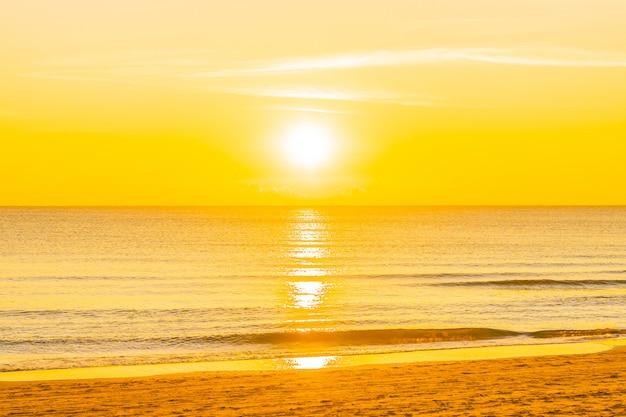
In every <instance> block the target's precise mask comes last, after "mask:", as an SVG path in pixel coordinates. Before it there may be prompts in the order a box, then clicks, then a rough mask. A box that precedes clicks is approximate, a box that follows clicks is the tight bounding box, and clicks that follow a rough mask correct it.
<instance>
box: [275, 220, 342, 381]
mask: <svg viewBox="0 0 626 417" xmlns="http://www.w3.org/2000/svg"><path fill="white" fill-rule="evenodd" d="M287 224H288V229H287V242H286V243H287V247H288V248H289V249H288V251H287V253H286V254H285V264H284V265H285V270H284V271H283V272H282V275H283V276H285V277H287V278H288V279H287V280H286V282H285V284H284V291H285V297H284V307H285V310H286V311H287V314H288V318H287V319H286V320H285V324H286V325H287V327H288V328H289V329H290V331H297V332H309V331H313V330H329V329H327V324H325V323H327V322H328V321H329V320H330V318H329V317H328V315H329V314H330V315H332V311H333V308H334V307H335V306H334V305H331V303H330V298H331V295H332V294H331V293H332V290H333V289H334V288H335V287H336V284H335V283H334V282H333V280H334V278H335V277H337V276H338V274H339V271H338V270H337V269H336V268H334V267H333V264H332V257H333V252H332V242H333V239H332V232H331V231H330V230H329V228H328V224H327V222H326V219H325V218H324V216H323V215H322V214H321V213H320V212H319V211H317V210H315V209H300V210H296V211H294V212H293V214H292V216H291V217H290V218H289V219H288V222H287ZM302 349H304V350H305V348H302ZM302 353H303V354H306V351H304V352H302ZM334 359H335V357H330V356H317V357H310V356H306V357H300V358H293V359H288V360H285V362H284V364H285V366H286V367H289V368H294V369H317V368H323V367H326V366H327V365H328V364H329V363H330V362H332V361H333V360H334Z"/></svg>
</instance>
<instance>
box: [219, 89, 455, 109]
mask: <svg viewBox="0 0 626 417" xmlns="http://www.w3.org/2000/svg"><path fill="white" fill-rule="evenodd" d="M211 91H212V92H215V93H223V94H240V95H252V96H259V97H276V98H296V99H317V100H336V101H356V102H364V103H381V104H399V105H403V106H417V107H440V106H444V105H445V103H444V102H443V101H442V100H441V99H438V98H436V97H431V96H417V95H402V94H397V93H391V92H383V91H351V90H338V89H328V88H313V87H293V88H228V89H211Z"/></svg>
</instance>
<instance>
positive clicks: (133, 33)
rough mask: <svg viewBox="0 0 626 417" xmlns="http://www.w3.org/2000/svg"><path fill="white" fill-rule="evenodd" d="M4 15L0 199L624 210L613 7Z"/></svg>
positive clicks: (74, 2)
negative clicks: (556, 206) (573, 206)
mask: <svg viewBox="0 0 626 417" xmlns="http://www.w3.org/2000/svg"><path fill="white" fill-rule="evenodd" d="M0 10H2V13H0V39H1V40H0V60H1V62H2V63H3V64H2V66H1V67H0V86H1V91H2V92H1V93H0V144H1V145H2V151H1V152H0V178H2V180H1V184H2V192H1V193H0V205H118V204H119V205H135V204H137V205H153V204H167V205H178V204H184V205H186V204H191V205H204V204H291V203H295V204H309V203H310V204H318V203H322V204H323V203H329V204H434V205H438V204H626V193H624V186H623V184H624V182H626V164H625V163H624V160H625V159H626V158H625V157H626V26H624V21H625V20H626V1H624V0H594V1H591V0H524V1H521V0H508V1H502V0H442V1H437V2H431V1H421V0H385V1H366V0H342V1H329V0H317V1H292V0H263V1H261V0H232V1H213V0H204V1H202V0H177V1H173V0H124V1H122V0H108V1H97V0H93V1H84V0H55V1H47V0H0ZM290 141H291V144H290ZM303 141H304V142H303ZM306 141H308V142H306ZM305 142H306V143H305ZM309 142H310V143H309ZM319 143H323V144H325V145H324V146H325V147H326V148H324V149H321V150H320V148H319V146H321V145H319ZM294 144H295V145H294ZM298 144H302V146H303V147H304V152H302V146H301V147H300V148H299V149H300V151H298V150H295V151H294V150H293V147H294V146H296V147H297V146H299V145H298ZM309 147H310V148H309ZM298 152H300V153H303V154H300V155H299V154H298ZM311 156H313V157H314V159H310V158H311ZM315 158H317V159H315Z"/></svg>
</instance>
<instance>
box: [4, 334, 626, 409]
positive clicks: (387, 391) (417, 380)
mask: <svg viewBox="0 0 626 417" xmlns="http://www.w3.org/2000/svg"><path fill="white" fill-rule="evenodd" d="M611 346H613V347H614V348H611ZM605 347H608V348H609V350H605V351H603V352H599V353H589V354H565V355H556V356H534V357H510V358H501V359H492V360H457V361H444V362H420V363H417V362H414V363H401V364H387V365H385V364H379V365H367V366H355V367H348V368H325V369H312V370H284V371H238V372H195V373H186V374H176V375H158V376H146V377H133V378H117V379H89V380H63V381H31V382H0V410H2V411H3V412H4V414H2V415H6V416H17V415H21V416H40V415H46V416H48V417H67V416H69V415H81V416H86V417H105V416H111V415H116V416H128V417H130V416H145V415H151V416H172V415H184V416H187V417H189V416H197V417H200V416H217V417H222V416H223V417H240V416H247V417H252V416H259V417H260V416H264V417H279V416H317V417H337V416H342V417H348V416H360V417H374V416H383V415H387V416H404V417H417V416H421V415H428V416H439V417H448V416H455V417H476V416H499V417H501V416H502V417H520V416H544V415H557V416H565V415H579V416H581V415H589V416H607V417H608V416H615V415H625V414H626V387H625V386H624V384H623V381H624V378H626V346H624V344H623V343H621V344H605Z"/></svg>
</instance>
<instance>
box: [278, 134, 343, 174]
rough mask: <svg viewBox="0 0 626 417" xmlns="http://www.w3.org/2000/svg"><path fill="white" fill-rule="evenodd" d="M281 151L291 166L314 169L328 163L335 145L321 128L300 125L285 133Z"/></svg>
mask: <svg viewBox="0 0 626 417" xmlns="http://www.w3.org/2000/svg"><path fill="white" fill-rule="evenodd" d="M282 151H283V155H284V156H285V158H286V159H287V161H288V162H289V163H290V164H291V165H293V166H295V167H297V168H303V169H316V168H320V167H321V166H323V165H326V164H328V163H329V162H330V160H331V159H332V157H333V154H334V152H335V143H334V140H333V138H332V136H331V135H330V133H329V132H328V131H327V130H326V129H325V128H324V127H323V126H321V125H316V124H311V123H302V124H299V125H296V126H294V127H293V128H291V129H290V130H289V131H288V132H287V134H286V135H285V137H284V139H283V142H282Z"/></svg>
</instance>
